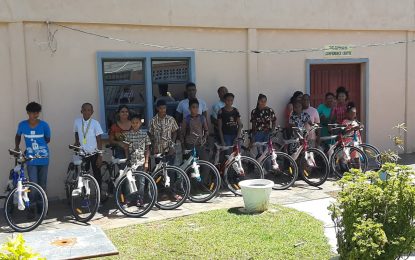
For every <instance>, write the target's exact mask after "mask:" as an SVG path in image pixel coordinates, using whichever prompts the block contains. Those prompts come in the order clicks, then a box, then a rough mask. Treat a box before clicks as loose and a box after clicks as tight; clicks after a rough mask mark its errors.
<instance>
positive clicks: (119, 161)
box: [111, 157, 127, 164]
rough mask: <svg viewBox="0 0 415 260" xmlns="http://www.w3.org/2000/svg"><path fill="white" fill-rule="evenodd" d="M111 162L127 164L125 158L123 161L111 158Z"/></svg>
mask: <svg viewBox="0 0 415 260" xmlns="http://www.w3.org/2000/svg"><path fill="white" fill-rule="evenodd" d="M111 162H112V163H113V164H123V163H126V162H127V158H124V159H119V158H115V157H113V158H112V159H111Z"/></svg>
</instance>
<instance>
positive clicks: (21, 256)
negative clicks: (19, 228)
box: [0, 234, 46, 260]
mask: <svg viewBox="0 0 415 260" xmlns="http://www.w3.org/2000/svg"><path fill="white" fill-rule="evenodd" d="M25 243H26V241H25V240H24V239H23V236H22V235H21V234H19V235H17V236H16V237H15V238H9V241H8V242H6V243H4V244H3V245H2V247H1V251H0V259H2V260H41V259H46V258H42V257H40V256H39V254H38V253H34V252H33V251H32V249H31V248H30V247H28V246H26V245H25Z"/></svg>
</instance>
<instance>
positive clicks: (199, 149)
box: [180, 99, 208, 161]
mask: <svg viewBox="0 0 415 260" xmlns="http://www.w3.org/2000/svg"><path fill="white" fill-rule="evenodd" d="M189 110H190V114H189V115H188V116H186V117H185V118H184V119H183V122H182V127H181V134H180V141H181V142H182V151H184V150H190V149H193V146H195V148H196V153H197V154H198V155H199V158H200V159H201V160H205V161H206V160H208V155H207V153H206V149H205V147H204V144H205V143H206V139H207V136H208V125H207V121H206V117H205V116H204V115H200V114H199V102H198V100H197V99H190V101H189Z"/></svg>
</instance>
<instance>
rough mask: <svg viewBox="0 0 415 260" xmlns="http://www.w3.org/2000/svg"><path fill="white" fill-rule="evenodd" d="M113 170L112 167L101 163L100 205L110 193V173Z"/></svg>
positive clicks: (106, 163) (111, 184)
mask: <svg viewBox="0 0 415 260" xmlns="http://www.w3.org/2000/svg"><path fill="white" fill-rule="evenodd" d="M113 170H115V169H112V165H111V164H109V163H108V162H105V161H103V162H102V165H101V187H100V189H101V191H100V192H101V203H105V202H106V201H107V200H108V198H109V195H110V193H111V189H112V186H113V185H114V184H113V183H112V179H111V173H112V171H113Z"/></svg>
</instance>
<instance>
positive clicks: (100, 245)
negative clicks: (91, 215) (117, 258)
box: [0, 226, 118, 260]
mask: <svg viewBox="0 0 415 260" xmlns="http://www.w3.org/2000/svg"><path fill="white" fill-rule="evenodd" d="M16 235H17V234H16V233H13V234H0V243H4V242H5V241H7V238H8V237H13V236H16ZM23 237H24V239H25V240H26V244H27V245H28V246H30V247H31V248H32V249H33V250H34V251H35V252H39V253H41V256H42V257H45V258H46V259H48V260H60V259H86V258H94V257H101V256H110V255H117V254H118V251H117V249H116V248H115V246H114V245H113V244H112V243H111V241H110V240H109V239H108V238H107V236H106V235H105V233H104V231H102V229H101V228H100V227H98V226H87V227H82V228H75V229H56V230H47V231H32V232H29V233H24V234H23Z"/></svg>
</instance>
